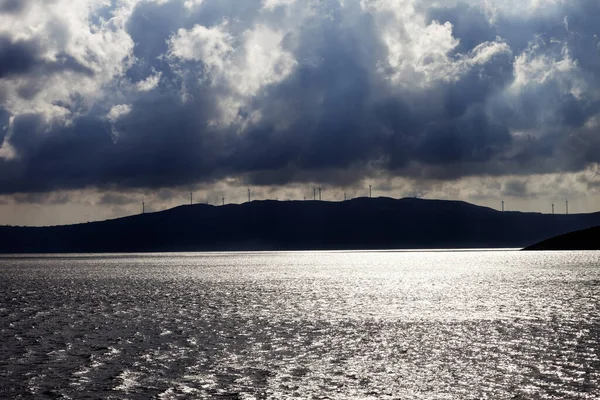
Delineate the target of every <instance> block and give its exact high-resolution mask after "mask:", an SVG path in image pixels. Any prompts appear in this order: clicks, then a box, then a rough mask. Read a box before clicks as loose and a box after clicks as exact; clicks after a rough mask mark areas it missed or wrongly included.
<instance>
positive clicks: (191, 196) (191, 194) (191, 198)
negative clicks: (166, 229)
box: [190, 190, 194, 206]
mask: <svg viewBox="0 0 600 400" xmlns="http://www.w3.org/2000/svg"><path fill="white" fill-rule="evenodd" d="M193 204H194V193H192V191H191V190H190V206H191V205H193Z"/></svg>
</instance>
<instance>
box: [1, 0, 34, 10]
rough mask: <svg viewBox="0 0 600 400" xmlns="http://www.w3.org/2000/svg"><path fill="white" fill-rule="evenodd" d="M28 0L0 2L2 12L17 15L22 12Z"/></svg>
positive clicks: (3, 0)
mask: <svg viewBox="0 0 600 400" xmlns="http://www.w3.org/2000/svg"><path fill="white" fill-rule="evenodd" d="M27 1H28V0H0V12H6V13H17V12H19V11H21V10H22V9H23V8H24V7H25V6H26V5H27Z"/></svg>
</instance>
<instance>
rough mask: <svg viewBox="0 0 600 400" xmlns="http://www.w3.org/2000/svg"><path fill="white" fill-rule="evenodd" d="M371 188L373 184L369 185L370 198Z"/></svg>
mask: <svg viewBox="0 0 600 400" xmlns="http://www.w3.org/2000/svg"><path fill="white" fill-rule="evenodd" d="M371 188H372V186H371V185H369V198H371Z"/></svg>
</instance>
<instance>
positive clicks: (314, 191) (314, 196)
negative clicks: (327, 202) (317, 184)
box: [313, 188, 317, 201]
mask: <svg viewBox="0 0 600 400" xmlns="http://www.w3.org/2000/svg"><path fill="white" fill-rule="evenodd" d="M313 200H315V201H316V200H317V189H315V188H313Z"/></svg>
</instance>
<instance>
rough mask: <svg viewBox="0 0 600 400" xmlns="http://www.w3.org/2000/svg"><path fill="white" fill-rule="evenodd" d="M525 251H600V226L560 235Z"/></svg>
mask: <svg viewBox="0 0 600 400" xmlns="http://www.w3.org/2000/svg"><path fill="white" fill-rule="evenodd" d="M523 250H600V226H595V227H593V228H588V229H583V230H580V231H576V232H570V233H566V234H564V235H559V236H556V237H553V238H550V239H548V240H544V241H542V242H540V243H537V244H534V245H532V246H529V247H526V248H525V249H523Z"/></svg>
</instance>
